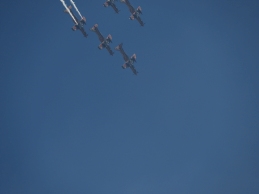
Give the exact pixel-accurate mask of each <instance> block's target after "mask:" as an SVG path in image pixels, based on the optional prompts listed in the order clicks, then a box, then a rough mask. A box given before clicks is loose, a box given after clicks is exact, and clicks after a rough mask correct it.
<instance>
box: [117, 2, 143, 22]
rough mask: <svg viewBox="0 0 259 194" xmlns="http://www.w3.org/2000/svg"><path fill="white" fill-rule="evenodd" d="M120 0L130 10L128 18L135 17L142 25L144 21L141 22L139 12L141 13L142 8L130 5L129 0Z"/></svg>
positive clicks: (132, 18)
mask: <svg viewBox="0 0 259 194" xmlns="http://www.w3.org/2000/svg"><path fill="white" fill-rule="evenodd" d="M120 1H121V2H122V3H125V4H126V5H127V6H128V8H129V11H130V13H131V14H132V15H131V16H130V18H129V19H130V20H134V19H136V20H137V21H138V22H139V23H140V25H141V26H144V22H143V21H142V20H141V18H140V14H142V9H141V7H140V6H138V8H137V9H136V10H135V9H134V8H133V7H132V5H131V4H130V2H129V0H120Z"/></svg>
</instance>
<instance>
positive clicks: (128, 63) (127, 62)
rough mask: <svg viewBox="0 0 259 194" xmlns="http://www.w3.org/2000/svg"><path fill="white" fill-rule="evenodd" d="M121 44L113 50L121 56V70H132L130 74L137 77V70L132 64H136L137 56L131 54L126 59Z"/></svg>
mask: <svg viewBox="0 0 259 194" xmlns="http://www.w3.org/2000/svg"><path fill="white" fill-rule="evenodd" d="M122 45H123V44H122V43H121V44H119V45H118V46H117V47H115V50H117V51H120V53H121V54H122V57H123V59H124V61H125V63H124V64H123V65H122V69H126V68H128V67H129V68H130V69H131V70H132V72H133V73H134V74H135V75H137V74H138V72H137V70H136V69H135V67H134V65H133V63H135V62H137V61H136V59H137V55H136V54H133V55H132V56H131V57H130V58H129V57H128V55H127V54H126V53H125V51H124V50H123V48H122Z"/></svg>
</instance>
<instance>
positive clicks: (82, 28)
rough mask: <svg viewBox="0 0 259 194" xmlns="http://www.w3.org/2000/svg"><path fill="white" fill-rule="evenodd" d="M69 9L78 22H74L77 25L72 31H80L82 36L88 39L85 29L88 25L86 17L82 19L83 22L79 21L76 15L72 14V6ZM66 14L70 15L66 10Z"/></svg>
mask: <svg viewBox="0 0 259 194" xmlns="http://www.w3.org/2000/svg"><path fill="white" fill-rule="evenodd" d="M68 9H69V11H70V13H71V14H72V15H73V17H74V18H75V20H76V22H77V23H76V22H75V21H74V20H73V22H74V23H75V25H74V26H73V27H72V30H73V31H76V30H80V31H81V32H82V34H83V35H84V37H87V36H88V34H87V33H86V32H85V29H84V25H85V24H86V18H85V17H82V19H81V20H78V19H77V17H76V16H75V14H74V13H73V12H72V10H71V9H72V6H71V5H70V6H68ZM64 12H65V13H68V10H67V9H66V10H65V11H64Z"/></svg>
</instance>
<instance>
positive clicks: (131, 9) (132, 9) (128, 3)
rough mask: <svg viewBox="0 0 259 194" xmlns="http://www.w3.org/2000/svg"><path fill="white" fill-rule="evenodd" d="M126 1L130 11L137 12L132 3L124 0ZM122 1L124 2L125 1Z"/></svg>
mask: <svg viewBox="0 0 259 194" xmlns="http://www.w3.org/2000/svg"><path fill="white" fill-rule="evenodd" d="M123 1H125V3H126V5H127V6H128V8H129V10H130V13H134V12H135V9H134V8H133V7H132V5H131V4H130V2H129V0H123ZM123 1H122V2H123Z"/></svg>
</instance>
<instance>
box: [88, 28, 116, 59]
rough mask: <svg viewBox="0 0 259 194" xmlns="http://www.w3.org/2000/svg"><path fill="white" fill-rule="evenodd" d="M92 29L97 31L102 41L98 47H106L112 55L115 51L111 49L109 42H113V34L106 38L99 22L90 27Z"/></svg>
mask: <svg viewBox="0 0 259 194" xmlns="http://www.w3.org/2000/svg"><path fill="white" fill-rule="evenodd" d="M90 30H91V31H93V32H95V33H96V34H97V36H98V38H99V40H100V41H101V44H100V45H99V46H98V48H99V49H100V50H101V49H103V48H106V49H107V51H108V52H109V53H110V55H113V54H114V53H113V51H112V50H111V48H110V46H109V44H110V43H111V42H112V35H110V34H109V35H108V36H107V38H106V39H105V38H104V37H103V35H102V34H101V33H100V31H99V29H98V24H95V25H94V26H93V27H92V28H90Z"/></svg>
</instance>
